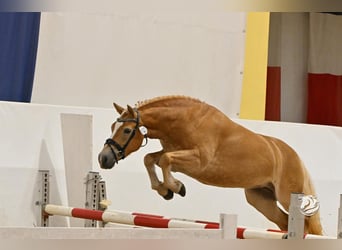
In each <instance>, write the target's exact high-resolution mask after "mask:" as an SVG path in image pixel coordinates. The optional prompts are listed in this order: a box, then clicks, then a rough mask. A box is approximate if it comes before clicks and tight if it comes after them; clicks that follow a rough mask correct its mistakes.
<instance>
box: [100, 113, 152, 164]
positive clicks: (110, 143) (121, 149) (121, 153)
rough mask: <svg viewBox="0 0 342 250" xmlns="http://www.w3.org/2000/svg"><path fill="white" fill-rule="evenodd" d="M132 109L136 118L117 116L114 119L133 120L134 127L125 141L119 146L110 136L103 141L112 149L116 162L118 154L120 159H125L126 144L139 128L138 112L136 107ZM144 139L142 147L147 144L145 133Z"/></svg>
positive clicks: (118, 120)
mask: <svg viewBox="0 0 342 250" xmlns="http://www.w3.org/2000/svg"><path fill="white" fill-rule="evenodd" d="M134 111H135V112H136V113H137V118H136V119H121V118H118V119H117V120H116V121H117V122H135V127H134V129H133V131H132V132H131V134H130V136H129V138H128V140H127V141H126V143H125V144H124V145H123V146H121V145H120V144H119V143H117V142H116V141H114V140H113V139H112V138H108V139H107V140H106V142H105V144H104V145H108V146H109V148H110V150H111V151H112V153H113V156H114V160H115V162H116V163H118V160H119V159H118V156H119V157H120V156H121V159H125V157H126V154H125V151H126V148H127V146H128V145H129V143H130V142H131V140H132V139H133V137H134V136H135V133H136V131H137V129H138V128H139V122H140V113H139V111H138V110H137V109H134ZM144 139H145V144H144V145H142V147H144V146H145V145H146V144H147V135H146V134H144ZM111 146H114V147H115V148H116V149H117V151H118V156H117V155H116V153H115V151H114V150H113V148H112V147H111Z"/></svg>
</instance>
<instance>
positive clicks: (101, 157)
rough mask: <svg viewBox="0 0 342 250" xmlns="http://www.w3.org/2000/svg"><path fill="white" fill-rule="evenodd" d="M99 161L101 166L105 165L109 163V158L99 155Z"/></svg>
mask: <svg viewBox="0 0 342 250" xmlns="http://www.w3.org/2000/svg"><path fill="white" fill-rule="evenodd" d="M98 160H99V163H100V164H101V165H104V164H106V163H107V161H108V158H107V156H106V155H102V154H99V159H98Z"/></svg>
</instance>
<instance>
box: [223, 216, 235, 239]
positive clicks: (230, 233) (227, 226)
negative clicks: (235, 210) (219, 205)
mask: <svg viewBox="0 0 342 250" xmlns="http://www.w3.org/2000/svg"><path fill="white" fill-rule="evenodd" d="M220 229H221V230H222V239H236V230H237V216H236V215H235V214H220Z"/></svg>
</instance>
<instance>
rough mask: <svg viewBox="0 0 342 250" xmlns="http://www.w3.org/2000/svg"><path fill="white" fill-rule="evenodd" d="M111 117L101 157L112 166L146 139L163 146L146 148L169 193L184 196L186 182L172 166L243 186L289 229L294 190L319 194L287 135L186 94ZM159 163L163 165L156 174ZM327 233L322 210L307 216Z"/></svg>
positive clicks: (316, 230) (160, 185) (310, 228)
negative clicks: (249, 124) (265, 131)
mask: <svg viewBox="0 0 342 250" xmlns="http://www.w3.org/2000/svg"><path fill="white" fill-rule="evenodd" d="M113 105H114V107H115V109H116V111H117V112H118V113H119V114H120V117H119V118H118V119H117V120H116V121H115V122H114V123H113V124H112V126H111V130H112V135H111V137H110V138H109V139H107V140H106V142H105V145H104V147H103V149H102V151H101V152H100V153H99V156H98V161H99V164H100V167H101V168H103V169H111V168H112V167H114V165H115V164H116V163H118V161H120V160H121V159H124V158H125V157H127V156H128V155H129V154H131V153H132V152H135V151H137V150H138V149H139V148H140V147H141V146H142V144H145V143H147V139H148V138H152V139H159V141H160V144H161V146H162V149H161V150H160V151H158V152H153V153H148V154H147V155H146V156H145V157H144V164H145V167H146V169H147V173H148V175H149V178H150V181H151V187H152V189H154V190H156V191H157V192H158V194H159V195H161V196H162V197H163V198H165V199H167V200H168V199H172V198H173V194H174V193H176V194H179V195H181V196H185V193H186V189H185V186H184V184H183V183H182V182H181V181H179V180H177V179H176V178H174V176H173V175H172V173H171V172H181V173H184V174H186V175H188V176H190V177H192V178H194V179H196V180H198V181H199V182H201V183H204V184H207V185H212V186H218V187H228V188H244V190H245V196H246V199H247V202H248V203H249V204H250V205H252V206H254V207H255V208H256V209H257V210H258V211H259V212H261V213H262V214H263V215H264V216H265V217H266V218H268V219H269V220H270V221H272V222H274V223H275V224H277V225H278V227H279V228H280V229H281V230H287V226H288V215H287V214H286V213H285V212H284V211H283V210H282V209H280V208H279V206H278V205H277V203H280V204H281V205H282V207H283V208H284V209H285V210H286V211H288V209H289V205H290V196H291V193H303V194H307V195H315V191H314V186H313V183H312V181H311V179H310V176H309V173H308V171H307V170H306V168H305V166H304V165H303V162H302V161H301V159H300V158H299V156H298V155H297V153H296V152H295V150H294V149H292V148H291V147H290V146H289V145H287V144H286V143H285V142H283V141H281V140H279V139H277V138H274V137H270V136H266V135H261V134H257V133H254V132H252V131H250V130H248V129H246V128H244V127H243V126H240V125H239V124H237V123H235V122H233V121H232V120H231V119H229V118H228V117H227V116H226V115H225V114H223V113H222V112H221V111H219V110H218V109H217V108H215V107H213V106H211V105H208V104H206V103H205V102H202V101H200V100H198V99H194V98H191V97H186V96H163V97H156V98H153V99H150V100H146V101H142V102H138V103H137V104H136V105H135V107H131V106H129V105H127V108H126V109H125V108H123V107H121V106H119V105H118V104H116V103H113ZM155 166H159V167H160V168H161V170H162V175H163V181H161V180H159V178H158V176H157V174H156V171H155ZM304 231H305V232H306V233H310V234H322V226H321V223H320V217H319V213H316V214H315V215H313V216H311V217H306V218H305V230H304Z"/></svg>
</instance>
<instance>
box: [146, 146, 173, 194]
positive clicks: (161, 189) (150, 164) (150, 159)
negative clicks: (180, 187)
mask: <svg viewBox="0 0 342 250" xmlns="http://www.w3.org/2000/svg"><path fill="white" fill-rule="evenodd" d="M163 153H164V152H163V151H159V152H155V153H149V154H147V155H145V158H144V164H145V167H146V170H147V173H148V176H149V177H150V181H151V188H152V189H154V190H156V191H157V192H158V194H159V195H161V196H163V197H164V199H166V200H169V199H172V197H173V192H172V191H171V190H169V189H168V188H167V187H165V186H164V184H163V183H162V182H161V181H160V180H159V179H158V176H157V173H156V169H155V165H158V164H159V159H160V157H161V156H162V154H163Z"/></svg>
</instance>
